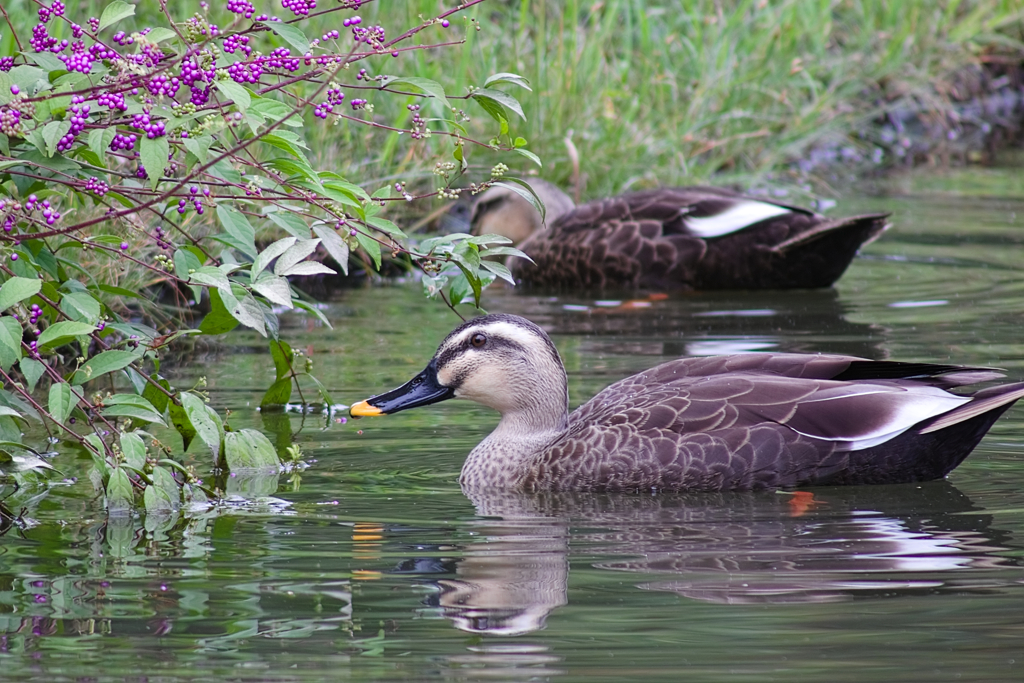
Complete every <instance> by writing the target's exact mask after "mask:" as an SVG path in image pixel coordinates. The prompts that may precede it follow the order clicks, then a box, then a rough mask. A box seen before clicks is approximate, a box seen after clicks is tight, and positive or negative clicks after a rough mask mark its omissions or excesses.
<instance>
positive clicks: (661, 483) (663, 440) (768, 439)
mask: <svg viewBox="0 0 1024 683" xmlns="http://www.w3.org/2000/svg"><path fill="white" fill-rule="evenodd" d="M758 356H761V358H758ZM800 358H804V359H805V362H804V363H802V364H801V363H800V362H799V360H798V359H800ZM772 365H774V366H775V368H776V370H781V371H782V373H778V372H774V371H771V370H765V368H766V367H771V366H772ZM887 365H889V364H885V363H879V362H875V361H863V360H861V359H851V358H848V357H842V356H823V357H811V359H809V360H808V359H807V357H801V356H791V355H789V354H744V355H741V356H735V357H723V358H717V359H690V360H688V361H676V362H674V363H667V364H665V365H662V366H659V367H658V368H655V369H653V370H654V371H653V372H650V373H641V374H640V375H637V376H635V377H631V378H628V379H626V380H623V381H622V382H619V383H617V384H614V385H612V386H611V387H609V388H608V389H606V390H605V391H603V392H601V393H600V394H598V396H596V397H595V398H594V399H593V400H592V401H590V402H589V403H588V404H586V405H585V406H583V407H582V408H581V409H580V410H578V411H576V413H574V414H573V415H572V416H571V418H570V430H569V434H568V435H567V436H566V437H565V438H563V439H562V440H561V441H560V442H557V443H555V444H553V445H552V446H551V447H550V448H549V449H548V450H547V451H546V452H545V453H543V454H542V456H541V458H540V459H539V460H538V463H537V465H536V467H535V468H534V470H533V471H532V472H531V475H530V477H528V481H527V487H528V488H529V487H534V488H552V487H553V488H584V489H586V488H612V489H649V488H657V489H677V490H678V489H715V490H718V489H750V488H764V487H780V486H782V487H786V486H799V485H806V484H824V483H839V482H838V479H837V478H841V480H842V483H869V482H898V481H915V480H922V479H933V478H936V477H940V476H943V475H944V474H945V473H947V472H948V471H950V470H951V469H952V468H953V467H955V466H956V465H957V464H959V462H960V461H961V460H962V459H963V457H965V456H966V455H967V453H969V452H970V450H971V449H973V447H974V445H976V443H977V441H978V440H979V439H980V438H981V436H982V435H983V434H984V433H985V431H986V430H987V429H988V427H989V426H990V425H991V423H992V421H994V420H995V417H997V416H998V414H999V413H1001V412H1002V410H1005V409H1006V407H1008V406H1009V405H1010V404H1011V403H1012V402H1013V401H1016V400H1017V399H1019V398H1020V397H1021V396H1022V395H1024V387H1022V386H1021V385H1008V387H1009V388H1007V389H1006V390H1003V391H998V392H995V393H993V394H991V395H989V394H986V393H985V392H979V394H977V395H976V396H971V395H966V396H960V395H956V394H951V393H949V392H947V391H945V390H944V389H942V388H940V386H938V385H941V384H943V383H946V384H958V383H960V380H961V379H968V378H970V377H983V378H988V377H989V376H991V374H992V373H988V374H987V375H986V374H984V373H986V372H987V371H984V370H974V369H961V368H953V367H951V366H925V365H923V364H896V365H897V367H895V368H892V367H886V366H887ZM730 366H731V367H732V368H733V369H731V370H730V369H728V368H729V367H730ZM744 366H745V368H746V369H739V370H738V369H736V368H737V367H744ZM830 366H831V367H830ZM844 366H845V367H844ZM872 369H874V370H875V371H874V372H872ZM700 370H703V371H704V372H705V373H706V374H703V375H702V374H698V371H700ZM716 370H717V371H716ZM844 372H845V373H848V374H849V375H860V376H864V377H865V378H864V379H857V380H856V381H841V380H836V379H830V378H822V377H820V375H828V374H832V375H834V376H842V374H843V373H844ZM929 373H930V374H929ZM957 373H960V375H959V377H960V379H953V380H949V379H939V378H942V377H946V378H949V377H954V376H957ZM878 374H882V375H888V376H883V377H877V376H873V375H878ZM816 375H817V376H816ZM998 389H1004V388H1003V387H999V388H998ZM987 391H989V392H992V390H987ZM934 425H939V426H938V427H935V426H934ZM942 430H948V431H947V432H945V433H944V434H941V435H940V432H942ZM940 445H941V446H942V448H940V447H939V446H940Z"/></svg>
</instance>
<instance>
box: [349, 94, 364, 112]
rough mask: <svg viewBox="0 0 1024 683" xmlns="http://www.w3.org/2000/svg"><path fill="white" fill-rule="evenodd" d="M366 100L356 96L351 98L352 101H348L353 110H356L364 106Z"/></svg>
mask: <svg viewBox="0 0 1024 683" xmlns="http://www.w3.org/2000/svg"><path fill="white" fill-rule="evenodd" d="M366 102H367V101H366V100H361V99H359V98H358V97H356V98H353V99H352V101H350V102H349V104H350V105H352V109H353V111H358V110H360V109H365V108H366Z"/></svg>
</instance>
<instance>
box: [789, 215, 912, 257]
mask: <svg viewBox="0 0 1024 683" xmlns="http://www.w3.org/2000/svg"><path fill="white" fill-rule="evenodd" d="M890 215H891V214H888V213H868V214H864V215H862V216H849V217H847V218H837V219H835V220H827V221H822V222H821V223H819V224H818V225H816V226H814V227H813V228H811V229H810V230H807V231H806V232H802V233H800V234H799V235H795V236H793V237H790V238H789V239H788V240H786V241H785V242H780V243H779V244H776V245H775V246H774V247H772V251H774V252H777V253H779V254H785V253H787V252H789V251H792V250H794V249H799V248H801V247H805V246H807V245H809V244H811V243H813V242H817V241H818V240H820V239H822V238H826V237H835V236H838V234H839V233H843V234H847V235H850V236H851V237H853V236H854V235H856V237H854V238H853V239H854V241H853V243H854V244H855V245H856V247H855V248H854V253H855V252H856V250H857V249H859V248H860V247H862V246H864V245H865V244H870V243H871V242H874V241H875V240H876V239H878V237H879V235H881V234H882V233H883V232H885V231H886V230H888V229H889V227H890V226H891V225H892V224H891V223H889V220H888V219H889V216H890ZM850 257H851V258H852V257H853V254H851V255H850Z"/></svg>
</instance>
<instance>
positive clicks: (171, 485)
mask: <svg viewBox="0 0 1024 683" xmlns="http://www.w3.org/2000/svg"><path fill="white" fill-rule="evenodd" d="M165 462H166V461H165ZM171 462H173V461H171ZM175 464H177V463H175ZM150 479H152V480H153V486H156V487H157V488H158V489H160V490H162V491H163V492H164V493H166V494H167V497H168V499H170V501H171V506H172V507H173V508H174V509H175V510H177V509H178V508H179V507H181V488H180V487H179V486H178V482H177V481H176V480H175V479H174V475H173V474H172V473H171V471H170V470H169V469H167V468H166V467H161V466H160V465H155V466H154V467H153V472H152V473H151V474H150Z"/></svg>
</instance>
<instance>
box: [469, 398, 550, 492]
mask: <svg viewBox="0 0 1024 683" xmlns="http://www.w3.org/2000/svg"><path fill="white" fill-rule="evenodd" d="M563 391H564V390H563ZM568 428H569V409H568V397H567V396H565V395H564V393H563V396H556V397H550V398H549V400H546V401H544V403H543V404H534V405H532V406H531V407H530V409H529V410H516V411H508V412H505V413H503V414H502V416H501V422H499V423H498V426H497V427H495V429H494V431H493V432H491V433H490V435H488V437H487V438H486V439H484V440H483V441H481V442H480V444H479V445H478V446H477V447H476V448H474V449H473V450H472V452H471V453H470V454H469V457H467V458H466V463H465V464H464V465H463V466H462V476H461V477H460V478H459V481H460V483H461V484H462V486H463V487H465V488H469V489H481V490H482V489H518V488H520V485H521V483H522V481H523V478H524V477H525V476H526V474H527V472H529V470H530V467H531V466H532V465H533V463H534V462H535V461H536V458H537V456H538V455H540V453H541V452H542V451H543V450H544V449H545V448H546V447H547V446H550V445H551V444H552V443H554V442H555V441H557V440H558V439H559V438H560V437H561V436H563V435H564V434H565V433H566V431H567V430H568Z"/></svg>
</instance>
